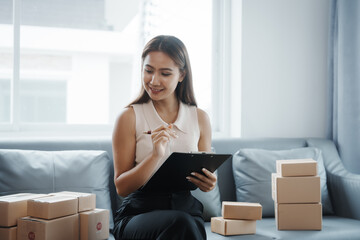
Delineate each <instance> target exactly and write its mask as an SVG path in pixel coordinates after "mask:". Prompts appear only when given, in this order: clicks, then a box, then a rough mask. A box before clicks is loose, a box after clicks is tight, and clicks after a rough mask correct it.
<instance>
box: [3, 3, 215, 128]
mask: <svg viewBox="0 0 360 240" xmlns="http://www.w3.org/2000/svg"><path fill="white" fill-rule="evenodd" d="M1 1H3V0H0V2H1ZM21 5H22V11H21V24H22V25H21V30H20V31H21V33H20V37H21V39H20V51H21V57H20V84H19V86H20V89H19V93H20V107H19V111H21V112H20V114H19V116H20V122H30V123H51V122H56V123H65V124H109V123H110V124H112V123H113V122H114V120H115V118H116V116H117V115H118V114H119V112H120V111H121V110H122V109H123V108H124V107H125V106H126V105H127V104H128V103H129V102H130V101H131V100H132V99H133V98H134V97H135V96H136V95H137V94H138V92H139V88H140V84H141V81H140V80H141V79H140V60H141V59H140V57H141V51H142V48H143V46H144V44H145V43H146V42H147V41H148V40H149V39H150V38H152V37H153V36H155V35H158V34H171V35H175V36H177V37H179V38H180V39H181V40H183V42H184V43H185V45H186V46H187V48H188V51H189V55H190V60H191V64H192V69H193V75H194V88H195V94H196V97H197V101H198V104H199V107H201V108H203V109H204V110H206V111H208V112H209V113H211V74H210V73H211V53H212V50H211V47H212V45H211V44H212V43H211V34H212V33H211V26H212V22H211V13H212V10H211V7H212V6H211V1H208V0H197V1H192V0H183V1H175V0H132V1H125V0H77V1H72V0H51V1H43V0H32V1H25V0H23V1H22V2H21ZM189 6H191V7H189ZM0 15H1V14H0ZM0 41H1V40H0ZM0 79H5V78H1V76H0ZM0 84H1V83H0Z"/></svg>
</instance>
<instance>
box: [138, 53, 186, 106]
mask: <svg viewBox="0 0 360 240" xmlns="http://www.w3.org/2000/svg"><path fill="white" fill-rule="evenodd" d="M142 80H143V86H144V88H145V91H146V92H147V93H148V94H149V96H150V98H151V99H152V100H154V101H159V100H165V99H168V98H170V97H174V96H175V89H176V86H177V84H178V82H181V81H182V80H183V76H182V74H181V72H180V69H179V67H178V66H177V65H176V64H175V62H174V61H173V60H172V59H171V58H170V57H169V56H168V55H167V54H166V53H163V52H160V51H156V52H150V53H149V54H148V55H147V56H146V57H145V59H144V63H143V66H142Z"/></svg>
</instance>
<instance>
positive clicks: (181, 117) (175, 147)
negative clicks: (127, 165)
mask: <svg viewBox="0 0 360 240" xmlns="http://www.w3.org/2000/svg"><path fill="white" fill-rule="evenodd" d="M131 106H132V107H133V109H134V111H135V116H136V153H135V154H136V156H135V162H136V165H137V164H139V163H140V162H141V161H142V160H144V159H145V158H146V157H147V156H149V155H150V154H151V153H152V150H153V146H152V141H151V135H150V134H144V132H145V131H149V130H151V131H154V130H155V129H156V128H158V127H159V126H161V125H168V123H166V122H164V120H162V119H161V117H160V116H159V114H158V113H157V111H156V109H155V107H154V104H153V102H152V101H151V100H150V101H148V102H147V103H143V104H134V105H131ZM173 130H174V131H175V132H176V134H177V135H178V138H171V140H170V142H169V143H168V146H167V149H166V152H165V156H164V159H166V158H167V157H168V156H169V155H170V154H171V153H172V152H191V151H198V142H199V138H200V129H199V122H198V116H197V108H196V107H195V106H190V105H187V104H185V103H183V102H181V101H180V105H179V112H178V116H177V119H176V121H175V122H174V123H173Z"/></svg>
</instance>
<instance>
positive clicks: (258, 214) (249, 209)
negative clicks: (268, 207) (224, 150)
mask: <svg viewBox="0 0 360 240" xmlns="http://www.w3.org/2000/svg"><path fill="white" fill-rule="evenodd" d="M222 216H223V218H224V219H241V220H261V218H262V206H261V204H260V203H248V202H227V201H224V202H222Z"/></svg>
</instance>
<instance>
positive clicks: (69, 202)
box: [28, 195, 78, 219]
mask: <svg viewBox="0 0 360 240" xmlns="http://www.w3.org/2000/svg"><path fill="white" fill-rule="evenodd" d="M77 211H78V198H77V197H72V196H64V195H59V196H47V197H43V198H38V199H31V200H29V201H28V215H29V216H31V217H35V218H44V219H54V218H58V217H64V216H67V215H72V214H75V213H77Z"/></svg>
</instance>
